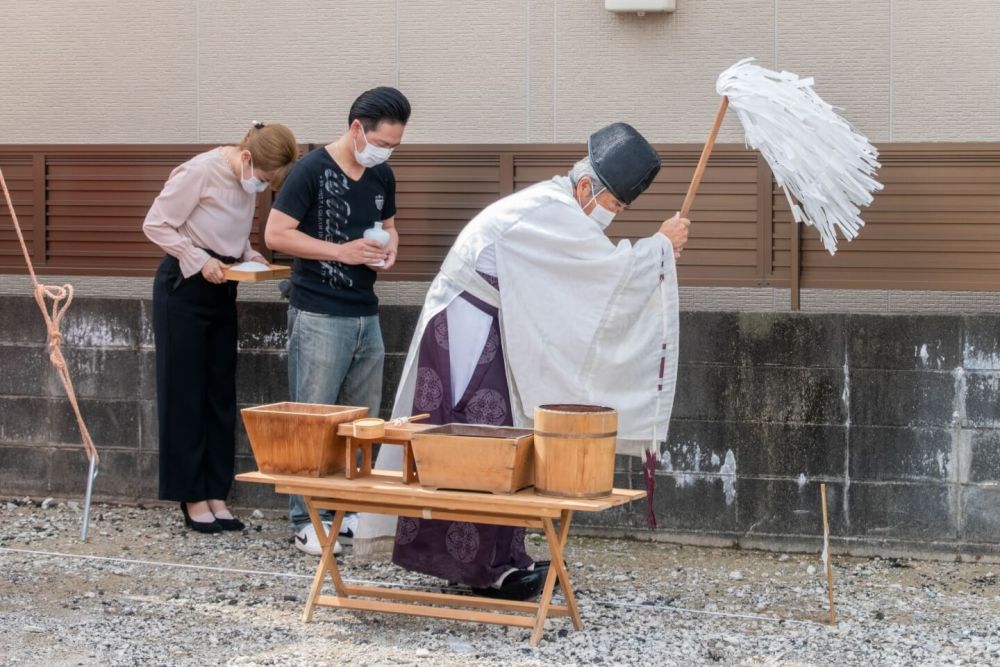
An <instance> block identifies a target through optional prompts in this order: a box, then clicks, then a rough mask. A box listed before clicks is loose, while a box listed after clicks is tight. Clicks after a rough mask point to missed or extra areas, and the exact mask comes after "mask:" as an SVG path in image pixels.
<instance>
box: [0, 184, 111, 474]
mask: <svg viewBox="0 0 1000 667" xmlns="http://www.w3.org/2000/svg"><path fill="white" fill-rule="evenodd" d="M0 186H3V195H4V198H5V199H6V200H7V208H9V209H10V217H11V220H13V221H14V231H15V232H17V240H18V241H20V243H21V252H22V253H23V254H24V261H25V262H26V263H27V265H28V274H29V275H30V276H31V282H32V283H34V285H35V302H36V303H37V304H38V309H39V310H41V311H42V317H43V318H44V319H45V327H46V329H47V330H48V336H49V343H48V344H49V361H51V362H52V365H53V366H55V368H56V372H57V373H58V374H59V379H60V380H62V383H63V387H65V388H66V396H67V397H68V398H69V402H70V405H72V406H73V412H74V413H76V423H77V424H78V425H79V426H80V435H81V436H82V437H83V448H84V450H85V451H86V453H87V458H88V459H89V460H90V461H91V462H92V463H94V464H97V463H98V462H99V461H100V457H98V455H97V449H96V448H95V447H94V442H93V440H91V439H90V432H89V431H88V430H87V425H86V424H85V423H84V422H83V415H81V414H80V406H79V405H78V404H77V401H76V392H75V391H74V390H73V380H72V379H70V376H69V368H67V366H66V359H65V357H63V353H62V348H61V347H60V344H61V343H62V333H61V332H60V331H59V325H60V324H62V318H63V315H65V314H66V310H67V309H68V308H69V304H71V303H72V302H73V286H72V285H70V284H68V283H67V284H66V285H63V286H62V287H57V286H52V285H42V284H41V283H39V282H38V278H37V277H36V276H35V267H34V266H32V264H31V255H29V254H28V246H27V245H26V244H25V243H24V235H22V234H21V225H20V224H19V223H18V221H17V213H15V212H14V202H12V201H11V200H10V191H9V190H7V181H6V179H4V177H3V170H2V169H0ZM46 299H51V300H52V306H51V312H50V311H49V307H48V306H47V305H46V301H45V300H46Z"/></svg>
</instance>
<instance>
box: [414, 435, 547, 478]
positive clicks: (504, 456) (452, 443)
mask: <svg viewBox="0 0 1000 667" xmlns="http://www.w3.org/2000/svg"><path fill="white" fill-rule="evenodd" d="M533 439H534V432H533V431H531V430H530V429H523V428H511V427H508V426H483V425H478V424H445V425H443V426H437V427H435V428H429V429H427V430H426V431H419V432H416V433H414V434H413V436H412V439H411V440H410V444H411V447H412V448H413V459H414V461H415V462H416V466H417V476H418V477H419V478H420V485H421V486H426V487H430V488H435V489H459V490H462V491H489V492H490V493H514V492H515V491H519V490H520V489H523V488H525V487H528V486H531V485H532V484H534V475H533V472H532V469H533V459H532V451H531V446H532V440H533Z"/></svg>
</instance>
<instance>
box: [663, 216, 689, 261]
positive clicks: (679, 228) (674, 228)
mask: <svg viewBox="0 0 1000 667" xmlns="http://www.w3.org/2000/svg"><path fill="white" fill-rule="evenodd" d="M690 227H691V221H690V220H688V219H687V218H682V217H681V214H680V213H675V214H674V217H672V218H670V219H669V220H664V221H663V224H662V225H660V230H659V231H660V233H661V234H663V235H664V236H666V237H667V238H668V239H670V244H671V245H673V247H674V259H678V258H680V256H681V250H683V249H684V245H685V244H686V243H687V242H688V230H689V229H690Z"/></svg>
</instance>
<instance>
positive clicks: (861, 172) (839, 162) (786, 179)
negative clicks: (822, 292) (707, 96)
mask: <svg viewBox="0 0 1000 667" xmlns="http://www.w3.org/2000/svg"><path fill="white" fill-rule="evenodd" d="M751 61H753V58H747V59H745V60H741V61H740V62H738V63H736V64H735V65H733V66H732V67H730V68H729V69H727V70H726V71H725V72H723V73H722V74H720V75H719V80H718V82H717V83H716V90H717V91H718V93H719V95H725V96H726V97H728V98H729V106H730V107H731V108H733V109H735V110H736V113H737V115H738V116H739V119H740V122H741V123H742V124H743V128H744V130H745V132H746V144H747V145H748V146H750V147H751V148H754V149H756V150H759V151H760V152H761V154H762V155H763V156H764V159H766V160H767V163H768V164H769V165H770V166H771V171H772V172H773V173H774V180H775V181H776V182H777V183H778V185H780V186H781V187H782V189H783V190H784V191H785V196H786V197H787V198H788V204H789V205H790V206H791V209H792V216H793V217H794V218H795V221H796V222H804V223H806V224H807V225H812V226H814V227H815V228H816V229H817V230H818V231H819V234H820V237H821V238H822V239H823V246H824V247H825V248H826V249H827V251H829V253H830V254H831V255H833V254H835V253H836V252H837V233H836V231H837V230H838V229H839V230H840V233H841V234H842V235H843V236H844V238H846V239H847V240H848V241H850V240H851V239H853V238H854V237H856V236H857V235H858V232H859V230H860V229H861V227H862V226H863V225H864V224H865V222H864V220H862V219H861V217H860V213H861V210H860V208H859V207H860V206H868V205H869V204H871V202H872V193H873V192H876V191H878V190H881V189H882V184H881V183H879V182H878V181H876V180H875V179H874V178H873V175H874V174H875V170H876V169H878V168H879V167H880V166H881V165H879V163H878V161H877V160H878V151H877V150H876V149H875V147H874V146H872V145H871V143H870V142H869V141H868V139H867V138H866V137H864V136H863V135H862V134H860V133H859V132H858V131H857V130H856V129H855V128H854V126H852V125H851V124H850V123H849V122H847V121H846V120H844V119H843V118H841V117H840V116H838V115H837V113H836V111H834V107H832V106H830V105H829V104H827V103H826V102H824V101H823V100H822V98H820V96H819V95H817V94H816V91H814V90H813V89H812V86H813V80H812V78H806V79H800V78H799V77H798V76H797V75H796V74H793V73H791V72H775V71H772V70H769V69H765V68H763V67H760V66H758V65H752V64H751Z"/></svg>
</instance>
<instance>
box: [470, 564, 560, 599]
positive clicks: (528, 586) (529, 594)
mask: <svg viewBox="0 0 1000 667" xmlns="http://www.w3.org/2000/svg"><path fill="white" fill-rule="evenodd" d="M546 574H548V570H541V571H539V570H514V571H513V572H511V573H510V574H508V575H507V576H506V577H504V580H503V583H502V584H500V588H493V587H492V586H490V587H487V588H473V589H472V592H473V593H475V594H476V595H480V596H482V597H487V598H499V599H501V600H531V599H532V598H536V597H538V594H539V593H541V592H542V584H544V583H545V575H546Z"/></svg>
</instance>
